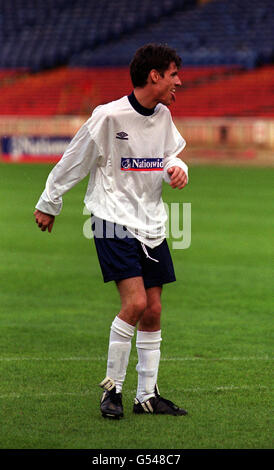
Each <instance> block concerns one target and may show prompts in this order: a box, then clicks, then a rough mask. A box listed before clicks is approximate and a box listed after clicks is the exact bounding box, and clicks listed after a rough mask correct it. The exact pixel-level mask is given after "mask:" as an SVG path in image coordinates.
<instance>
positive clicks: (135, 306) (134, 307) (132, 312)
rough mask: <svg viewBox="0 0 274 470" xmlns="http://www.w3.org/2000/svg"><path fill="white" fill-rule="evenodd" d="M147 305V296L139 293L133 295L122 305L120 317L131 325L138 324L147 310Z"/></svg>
mask: <svg viewBox="0 0 274 470" xmlns="http://www.w3.org/2000/svg"><path fill="white" fill-rule="evenodd" d="M146 307H147V299H146V296H142V295H139V296H136V297H133V298H132V299H130V301H129V302H127V303H126V305H124V306H123V307H122V309H121V312H120V314H119V317H120V318H121V319H122V320H124V321H126V322H127V323H130V324H131V325H136V324H137V323H138V321H139V320H140V318H141V317H142V315H143V313H144V311H145V310H146Z"/></svg>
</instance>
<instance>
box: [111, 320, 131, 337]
mask: <svg viewBox="0 0 274 470" xmlns="http://www.w3.org/2000/svg"><path fill="white" fill-rule="evenodd" d="M111 331H114V332H115V333H117V334H118V335H121V336H123V337H124V338H130V339H131V338H132V336H133V335H134V331H135V326H133V325H130V324H129V323H127V322H125V321H124V320H121V318H119V317H115V318H114V320H113V322H112V325H111Z"/></svg>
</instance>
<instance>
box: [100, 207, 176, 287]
mask: <svg viewBox="0 0 274 470" xmlns="http://www.w3.org/2000/svg"><path fill="white" fill-rule="evenodd" d="M92 220H93V223H92V230H93V233H94V242H95V246H96V250H97V255H98V259H99V263H100V266H101V270H102V274H103V279H104V282H109V281H121V280H122V279H128V278H131V277H137V276H141V277H142V278H143V281H144V286H145V288H146V289H148V288H150V287H156V286H159V287H160V286H162V285H163V284H167V283H169V282H174V281H176V277H175V273H174V267H173V262H172V259H171V255H170V251H169V247H168V244H167V241H166V240H163V242H162V243H161V244H160V245H158V246H157V247H156V248H153V249H152V248H149V247H148V246H145V245H144V244H142V243H141V242H140V241H139V240H137V239H136V238H135V237H133V235H132V234H130V233H129V232H127V230H126V227H123V226H121V225H118V224H113V223H112V222H106V221H102V220H101V219H98V218H97V217H94V216H93V219H92ZM94 220H95V221H96V224H95V222H94ZM98 221H99V222H101V225H100V224H99V225H100V228H99V230H98V225H97V222H98ZM117 232H118V235H119V236H117ZM121 233H122V238H121V236H120V234H121Z"/></svg>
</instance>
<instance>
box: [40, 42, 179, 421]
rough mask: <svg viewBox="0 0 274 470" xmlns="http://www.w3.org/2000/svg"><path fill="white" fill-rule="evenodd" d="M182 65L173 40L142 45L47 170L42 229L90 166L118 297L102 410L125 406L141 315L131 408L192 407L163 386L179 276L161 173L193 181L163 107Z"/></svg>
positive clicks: (99, 245) (103, 259) (96, 213)
mask: <svg viewBox="0 0 274 470" xmlns="http://www.w3.org/2000/svg"><path fill="white" fill-rule="evenodd" d="M180 66H181V59H180V57H178V55H177V53H176V52H175V51H174V50H173V49H171V48H169V47H168V46H163V45H156V44H148V45H145V46H143V47H141V48H140V49H138V51H137V52H136V54H135V56H134V58H133V60H132V62H131V64H130V74H131V79H132V83H133V88H134V91H133V92H132V93H131V95H129V96H124V97H122V98H121V99H119V100H117V101H113V102H111V103H108V104H105V105H102V106H98V107H97V108H96V109H95V110H94V112H93V114H92V116H91V117H90V118H89V119H88V121H87V122H86V123H85V124H84V125H83V126H82V127H81V129H80V130H79V131H78V132H77V134H76V136H75V137H74V138H73V140H72V141H71V143H70V145H69V146H68V148H67V150H66V151H65V153H64V155H63V157H62V159H61V160H60V161H59V162H58V164H57V165H56V166H55V168H54V169H53V170H52V172H51V173H50V175H49V177H48V179H47V182H46V188H45V190H44V192H43V193H42V195H41V198H40V200H39V201H38V204H37V205H36V211H35V212H34V214H35V217H36V223H37V224H38V226H39V227H40V228H41V230H42V231H45V230H46V229H48V231H49V232H51V230H52V226H53V223H54V217H55V215H58V214H59V213H60V211H61V208H62V195H63V194H64V193H65V192H66V191H68V190H69V189H70V188H71V187H72V186H74V185H75V184H76V183H77V182H79V181H80V180H82V179H83V178H84V177H85V176H86V175H87V174H88V173H90V180H89V184H88V188H87V193H86V197H85V204H86V207H87V208H88V209H89V210H90V212H91V213H92V214H93V217H92V221H93V225H92V227H93V230H94V240H95V245H96V249H97V254H98V258H99V262H100V266H101V269H102V274H103V277H104V281H105V282H108V281H115V282H116V285H117V288H118V291H119V294H120V298H121V309H120V312H119V314H118V315H117V316H116V317H115V319H114V321H113V323H112V325H111V331H110V337H109V349H108V361H107V371H106V378H105V379H104V380H103V381H102V382H101V384H100V386H101V387H102V388H103V389H104V392H103V396H102V399H101V404H100V408H101V413H102V415H103V417H109V418H118V419H119V418H120V417H122V416H123V405H122V386H123V382H124V379H125V376H126V370H127V365H128V360H129V355H130V351H131V340H132V337H133V335H134V331H135V327H136V326H137V325H138V330H137V335H136V347H137V352H138V364H137V367H136V369H137V372H138V388H137V394H136V398H135V401H134V406H133V412H134V413H136V414H141V413H151V414H170V415H175V416H176V415H185V414H187V412H186V411H185V410H183V409H181V408H179V407H178V406H176V405H175V404H174V403H172V402H171V401H169V400H166V399H164V398H163V397H161V396H160V394H159V389H158V387H157V376H158V368H159V361H160V343H161V328H160V315H161V293H162V287H163V284H165V283H169V282H173V281H175V274H174V269H173V264H172V260H171V256H170V253H169V249H168V245H167V242H166V239H165V222H166V213H165V210H164V205H163V201H162V197H161V193H162V180H163V179H164V180H165V181H166V182H168V183H169V184H170V185H171V186H172V188H178V189H182V188H184V187H185V185H186V184H187V182H188V175H187V166H186V164H185V163H184V162H183V161H182V160H181V159H180V158H178V155H179V154H180V153H181V152H182V150H183V149H184V147H185V141H184V139H183V138H182V137H181V135H180V134H179V132H178V131H177V129H176V127H175V125H174V124H173V122H172V119H171V115H170V112H169V110H168V108H167V106H169V105H170V104H171V103H172V102H173V101H175V94H176V88H177V87H178V86H180V85H181V80H180V78H179V76H178V70H179V68H180Z"/></svg>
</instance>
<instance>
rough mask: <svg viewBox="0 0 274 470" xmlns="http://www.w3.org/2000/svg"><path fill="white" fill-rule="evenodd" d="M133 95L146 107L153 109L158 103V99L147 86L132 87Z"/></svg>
mask: <svg viewBox="0 0 274 470" xmlns="http://www.w3.org/2000/svg"><path fill="white" fill-rule="evenodd" d="M134 95H135V97H136V99H137V101H138V102H139V103H140V104H141V105H142V106H143V107H144V108H147V109H154V108H155V106H156V105H157V104H158V101H157V100H156V99H155V98H154V97H153V96H152V95H151V90H149V89H148V88H147V87H144V88H139V87H137V88H134Z"/></svg>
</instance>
